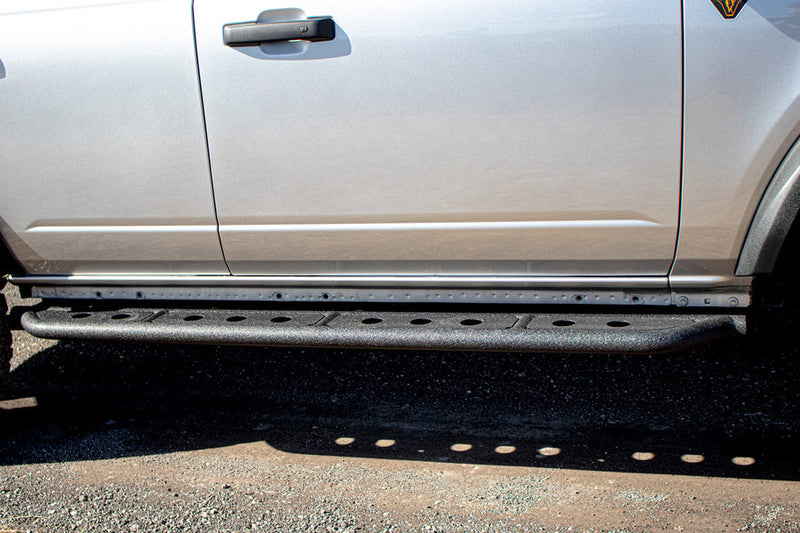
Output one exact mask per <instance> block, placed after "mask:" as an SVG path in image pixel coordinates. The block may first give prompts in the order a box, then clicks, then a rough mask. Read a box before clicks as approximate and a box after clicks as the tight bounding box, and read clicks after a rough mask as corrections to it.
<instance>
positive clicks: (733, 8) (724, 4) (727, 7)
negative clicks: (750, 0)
mask: <svg viewBox="0 0 800 533" xmlns="http://www.w3.org/2000/svg"><path fill="white" fill-rule="evenodd" d="M711 3H712V4H714V5H715V6H716V7H717V10H718V11H719V12H720V14H721V15H722V16H723V17H725V18H726V19H732V18H735V17H736V15H738V14H739V11H741V10H742V8H743V7H744V5H745V4H746V3H747V0H711Z"/></svg>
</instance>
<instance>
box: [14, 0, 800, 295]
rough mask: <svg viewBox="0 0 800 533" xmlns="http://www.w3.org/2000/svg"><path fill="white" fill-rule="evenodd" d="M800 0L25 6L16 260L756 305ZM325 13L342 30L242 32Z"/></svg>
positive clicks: (183, 280) (84, 273) (125, 290)
mask: <svg viewBox="0 0 800 533" xmlns="http://www.w3.org/2000/svg"><path fill="white" fill-rule="evenodd" d="M791 3H792V2H790V1H788V0H787V1H768V0H750V2H749V3H748V4H747V6H746V7H744V9H743V10H742V11H741V13H740V14H739V15H738V16H737V17H736V18H735V19H724V18H723V17H721V16H720V13H719V12H718V11H717V9H716V8H715V7H714V5H713V4H712V3H711V2H710V1H707V0H702V1H701V0H697V1H692V2H680V1H679V0H668V1H665V2H655V3H653V2H641V1H636V0H602V1H601V0H584V1H580V2H578V1H575V0H572V1H568V0H555V1H550V2H528V3H520V2H516V1H511V0H501V1H498V2H492V3H486V2H478V1H472V0H470V1H467V2H458V3H456V2H433V1H431V0H415V1H409V2H403V3H399V4H395V5H386V4H382V3H375V2H366V1H363V0H348V1H346V2H334V1H331V0H306V1H305V3H304V4H303V5H302V6H298V7H302V10H301V9H298V8H294V7H293V6H287V5H284V4H279V3H275V2H273V1H271V0H268V1H264V0H261V1H258V2H256V1H255V0H231V1H228V2H215V1H213V0H195V1H194V3H192V2H191V1H190V0H149V1H144V0H142V1H111V0H104V1H102V2H100V1H97V2H89V1H85V0H84V1H80V2H78V1H74V2H54V1H52V0H25V1H23V0H8V1H6V2H4V4H3V6H2V7H0V111H1V112H2V116H3V119H2V123H1V124H0V154H2V157H1V158H0V159H1V160H2V166H0V182H2V183H3V185H4V191H5V194H4V195H3V197H2V199H0V224H1V225H2V227H0V230H1V231H2V235H3V237H4V239H5V241H6V243H7V244H8V246H9V248H10V250H11V251H12V252H13V254H14V255H15V257H16V258H17V259H18V260H19V262H20V263H21V264H22V266H23V268H24V270H25V274H24V275H21V276H16V277H15V281H16V282H18V283H21V284H28V285H32V286H33V287H34V294H35V295H38V296H45V297H48V296H50V297H77V298H95V297H101V298H158V299H169V298H179V299H255V300H274V299H283V300H318V299H323V300H324V299H339V300H348V301H458V302H476V301H477V302H483V301H486V302H498V301H499V302H509V301H515V302H539V303H601V304H615V303H621V304H637V303H638V304H641V303H646V304H653V305H690V306H712V307H715V306H744V305H746V304H747V303H748V298H749V287H750V282H751V279H752V278H751V276H752V275H753V274H757V273H760V272H763V271H768V270H769V269H770V268H771V266H772V262H774V255H775V250H776V247H777V248H779V247H780V243H781V242H782V238H783V236H785V234H786V232H787V231H788V227H789V225H790V222H786V221H787V220H788V221H791V220H793V217H794V214H795V212H796V210H797V205H796V204H797V202H796V201H795V200H794V199H795V198H797V193H796V189H795V186H796V183H797V181H798V180H797V172H796V170H797V168H796V167H797V166H798V164H800V162H796V159H797V158H787V154H788V153H789V150H790V148H791V147H792V145H793V144H794V142H795V140H796V139H797V138H798V135H800V99H799V98H800V83H798V81H797V77H798V75H800V74H798V73H800V68H798V66H800V64H799V63H800V42H798V38H800V36H799V35H798V32H797V31H795V30H794V29H793V28H794V26H793V25H792V23H791V15H792V13H791V11H790V10H791V9H792V8H791ZM287 8H291V9H287ZM322 15H328V16H331V17H333V19H334V21H335V22H336V38H335V39H334V40H332V41H326V42H302V43H301V42H289V43H278V44H264V45H260V46H248V47H236V48H234V47H230V46H226V45H225V43H224V42H223V39H222V28H223V26H224V25H226V24H232V23H242V22H249V21H261V22H265V21H281V20H296V19H302V18H304V17H306V16H322ZM787 20H789V22H788V23H787ZM784 159H786V163H785V164H784V166H783V168H782V169H781V171H780V172H778V168H779V166H780V164H781V162H782V161H783V160H784ZM770 184H772V185H770ZM762 199H763V201H762ZM757 212H758V214H757ZM754 220H755V222H754ZM746 243H747V244H746ZM776 243H777V244H776ZM743 249H744V252H743ZM737 265H739V268H738V270H737ZM737 274H739V275H738V276H737Z"/></svg>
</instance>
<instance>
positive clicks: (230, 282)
mask: <svg viewBox="0 0 800 533" xmlns="http://www.w3.org/2000/svg"><path fill="white" fill-rule="evenodd" d="M710 279H711V278H703V282H704V283H705V282H709V281H710ZM9 281H11V282H12V283H14V284H15V285H105V286H115V285H126V286H131V285H141V286H147V285H150V286H167V287H169V286H176V287H192V286H194V287H208V288H209V289H212V288H214V287H255V288H258V287H264V286H279V287H291V286H293V285H294V286H310V287H402V288H418V287H427V288H429V289H433V288H436V287H472V288H480V287H482V286H491V287H502V288H504V289H512V288H526V289H530V288H539V289H556V288H573V289H580V288H586V287H590V288H594V289H597V288H610V289H615V290H621V289H623V288H637V289H647V288H660V289H665V288H667V286H668V285H667V278H666V277H663V276H651V277H629V276H607V277H598V276H553V277H541V276H480V275H473V276H381V275H373V276H180V275H176V276H147V275H140V276H132V275H116V276H90V275H72V276H36V275H32V276H31V275H28V276H11V277H9ZM700 286H703V285H700Z"/></svg>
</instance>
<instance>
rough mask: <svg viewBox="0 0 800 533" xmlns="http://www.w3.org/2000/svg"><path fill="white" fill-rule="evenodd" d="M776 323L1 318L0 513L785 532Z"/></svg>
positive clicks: (421, 527) (77, 520)
mask: <svg viewBox="0 0 800 533" xmlns="http://www.w3.org/2000/svg"><path fill="white" fill-rule="evenodd" d="M4 292H6V294H7V295H8V297H9V300H10V303H11V304H19V303H20V300H19V297H18V295H17V294H16V291H15V289H13V288H11V287H7V288H6V289H5V291H4ZM788 328H789V329H786V328H781V327H779V328H776V329H775V330H773V331H772V332H771V333H769V334H767V335H764V336H762V337H761V338H760V340H758V341H757V342H752V343H751V342H747V343H745V342H731V343H721V344H717V345H715V346H711V347H708V348H706V349H703V350H695V351H692V352H684V353H677V354H668V355H658V356H618V355H615V356H612V355H606V356H596V355H595V356H583V355H520V354H475V353H434V352H427V353H425V352H391V351H377V350H317V349H267V348H259V349H254V348H232V347H214V346H211V347H191V346H189V347H187V346H171V345H150V344H118V343H99V342H53V341H44V340H40V339H35V338H32V337H30V336H29V335H27V334H25V333H22V332H16V333H15V346H14V349H15V356H14V360H13V361H12V374H11V380H10V384H9V387H8V388H7V389H6V390H5V391H4V392H3V393H2V396H0V435H2V440H0V533H8V532H17V531H37V532H39V531H42V532H44V531H46V532H54V531H115V532H123V531H125V532H127V531H199V532H200V531H202V532H208V531H220V532H222V531H230V532H233V531H278V532H281V531H324V532H328V531H340V532H356V531H363V532H372V531H376V532H384V531H387V532H388V531H391V532H401V531H439V532H461V531H466V532H472V531H481V532H483V531H486V532H490V531H491V532H503V531H537V532H538V531H542V532H566V531H609V532H623V531H624V532H638V531H713V532H722V531H757V532H762V531H769V532H772V531H775V532H777V531H782V532H787V531H795V532H800V484H799V483H798V481H799V480H800V456H799V454H798V452H800V437H799V436H798V435H800V434H799V433H798V430H800V390H799V389H798V386H797V384H798V377H800V365H798V363H797V359H796V358H797V354H798V345H797V343H796V342H795V341H794V340H793V339H791V336H790V335H789V334H788V332H789V331H790V330H791V329H793V328H792V327H791V326H789V327H788Z"/></svg>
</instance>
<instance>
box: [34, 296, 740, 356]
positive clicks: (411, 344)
mask: <svg viewBox="0 0 800 533" xmlns="http://www.w3.org/2000/svg"><path fill="white" fill-rule="evenodd" d="M21 324H22V327H23V328H24V329H25V330H26V331H28V332H29V333H31V334H32V335H35V336H37V337H45V338H55V339H97V340H127V341H146V342H173V343H197V344H234V345H261V346H287V345H291V346H308V347H312V346H318V347H364V348H389V349H424V350H475V351H508V352H583V353H611V352H619V353H637V352H638V353H652V352H665V351H672V350H676V349H682V348H687V347H691V346H696V345H698V344H703V343H707V342H710V341H713V340H717V339H721V338H726V337H733V336H737V335H740V334H743V333H744V332H745V317H744V316H741V315H688V314H686V315H681V314H656V313H653V314H628V315H622V314H617V313H614V314H593V313H561V314H557V313H513V312H494V313H485V312H482V313H459V312H430V313H428V312H411V311H319V310H286V309H283V310H264V309H171V308H147V307H130V308H119V309H112V310H108V309H106V310H91V309H81V308H73V307H50V308H46V309H38V310H31V311H27V312H26V313H24V314H23V315H22V318H21Z"/></svg>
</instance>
